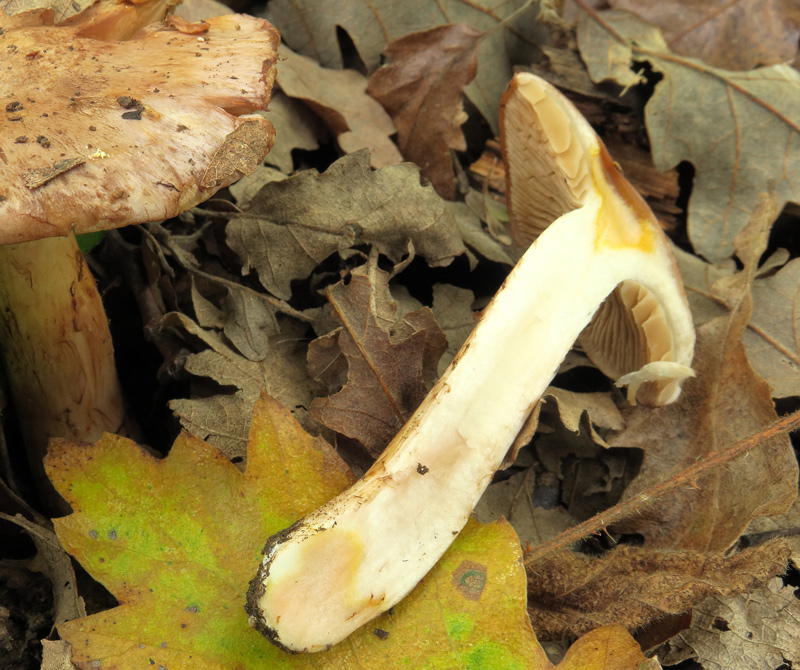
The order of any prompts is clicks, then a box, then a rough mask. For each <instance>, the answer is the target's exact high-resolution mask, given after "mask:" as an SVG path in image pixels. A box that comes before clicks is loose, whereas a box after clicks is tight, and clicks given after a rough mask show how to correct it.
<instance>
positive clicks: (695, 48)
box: [610, 0, 800, 70]
mask: <svg viewBox="0 0 800 670" xmlns="http://www.w3.org/2000/svg"><path fill="white" fill-rule="evenodd" d="M610 4H611V6H612V7H614V8H615V9H624V10H626V11H628V12H631V13H633V14H636V15H638V16H640V17H641V18H643V19H644V20H645V21H647V22H648V23H652V24H653V25H654V26H658V27H659V28H660V29H661V32H662V33H663V35H664V39H665V40H666V41H667V44H668V45H669V48H670V49H672V50H673V51H674V52H676V53H679V54H683V55H684V56H693V57H695V58H699V59H700V60H703V61H705V62H706V63H708V64H709V65H713V66H715V67H719V68H723V69H726V70H752V69H753V68H755V67H759V66H761V65H777V64H778V63H787V62H789V61H791V60H793V59H794V57H795V56H796V55H797V40H798V39H800V5H798V4H797V2H795V1H794V0H734V1H733V2H731V0H711V1H709V0H662V2H644V3H643V2H636V0H611V2H610Z"/></svg>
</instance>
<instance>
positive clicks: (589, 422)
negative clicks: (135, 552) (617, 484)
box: [539, 386, 625, 447]
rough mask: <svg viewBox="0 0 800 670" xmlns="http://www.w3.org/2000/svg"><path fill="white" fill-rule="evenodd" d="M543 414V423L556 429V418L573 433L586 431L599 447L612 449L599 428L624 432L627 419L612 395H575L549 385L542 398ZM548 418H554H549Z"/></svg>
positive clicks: (541, 420) (541, 417)
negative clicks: (554, 426)
mask: <svg viewBox="0 0 800 670" xmlns="http://www.w3.org/2000/svg"><path fill="white" fill-rule="evenodd" d="M542 404H543V407H542V415H541V416H540V419H539V421H540V422H541V423H543V424H549V425H550V426H552V424H553V421H554V419H555V420H558V421H559V422H560V423H561V425H563V426H564V428H566V430H568V431H569V432H571V433H573V434H575V435H578V434H579V433H580V432H581V431H584V432H585V433H586V434H587V435H588V436H589V437H590V438H591V440H592V442H594V443H595V444H598V445H600V446H601V447H608V445H607V444H606V442H605V440H604V439H603V437H602V436H601V434H600V433H599V432H598V431H597V429H600V430H602V431H603V432H604V433H605V432H607V431H609V430H617V431H618V430H622V429H623V428H624V427H625V420H624V419H623V417H622V414H621V413H620V411H619V408H618V407H617V405H616V403H615V402H614V400H613V399H612V398H611V394H609V393H575V392H573V391H567V390H566V389H560V388H557V387H555V386H548V387H547V390H546V391H545V392H544V395H543V396H542ZM548 416H549V417H551V418H549V419H548Z"/></svg>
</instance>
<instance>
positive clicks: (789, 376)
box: [673, 248, 800, 398]
mask: <svg viewBox="0 0 800 670" xmlns="http://www.w3.org/2000/svg"><path fill="white" fill-rule="evenodd" d="M673 251H674V253H675V260H676V261H677V262H678V266H679V267H680V270H681V275H682V277H683V283H684V286H685V287H686V296H687V297H688V298H689V305H690V306H691V308H692V317H693V318H694V322H695V325H697V326H699V325H702V324H704V323H707V322H708V321H710V320H711V319H713V318H714V317H717V316H722V315H725V314H727V313H728V311H729V310H730V309H731V307H732V305H731V304H730V302H729V300H728V298H727V297H726V296H725V295H724V293H723V292H722V291H721V288H722V284H723V282H720V283H719V284H717V281H718V280H721V279H723V278H724V277H730V276H731V273H733V272H734V271H735V266H734V265H733V263H732V262H730V261H729V262H724V263H722V264H717V265H711V264H709V263H706V262H705V261H704V260H703V259H702V258H698V257H697V256H695V255H694V254H690V253H687V252H685V251H682V250H681V249H678V248H675V249H673ZM775 257H776V258H775V259H774V262H775V263H778V264H780V263H781V262H782V261H785V256H784V255H782V254H777V253H776V254H775ZM752 291H753V316H752V317H751V319H750V322H749V323H748V324H747V330H746V331H745V332H744V335H743V336H742V342H743V343H744V346H745V348H746V349H747V357H748V358H749V359H750V363H751V364H752V366H753V369H754V370H755V371H756V372H757V373H758V374H759V375H761V376H762V377H763V378H764V379H765V380H766V381H767V382H768V383H769V385H770V388H771V389H772V397H773V398H788V397H790V396H800V341H798V339H797V333H798V332H799V331H800V312H798V310H797V309H795V305H796V304H797V302H798V300H800V259H798V258H795V259H793V260H791V261H789V262H788V263H786V265H783V266H782V267H780V269H779V270H777V272H775V266H774V265H772V264H771V263H766V264H765V265H762V266H761V267H760V268H759V271H758V275H757V276H756V277H755V279H754V280H753V284H752Z"/></svg>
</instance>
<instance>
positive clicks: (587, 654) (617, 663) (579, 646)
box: [558, 624, 661, 670]
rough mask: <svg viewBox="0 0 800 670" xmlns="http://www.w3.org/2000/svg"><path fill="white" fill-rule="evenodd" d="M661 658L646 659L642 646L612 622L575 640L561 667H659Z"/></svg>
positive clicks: (599, 669)
mask: <svg viewBox="0 0 800 670" xmlns="http://www.w3.org/2000/svg"><path fill="white" fill-rule="evenodd" d="M658 668H661V665H660V664H659V663H658V661H656V660H654V659H648V658H645V655H644V654H643V653H642V650H641V648H640V647H639V645H638V644H637V642H636V640H634V639H633V638H632V637H631V636H630V634H629V633H628V631H626V630H625V629H624V628H623V627H622V626H619V625H615V624H610V625H608V626H602V627H600V628H598V629H597V630H593V631H591V632H589V633H587V634H586V635H584V636H583V637H581V638H580V639H579V640H577V641H576V642H575V644H573V645H572V646H571V647H570V648H569V651H568V652H567V654H566V655H565V656H564V659H563V660H562V661H561V663H559V664H558V670H657V669H658Z"/></svg>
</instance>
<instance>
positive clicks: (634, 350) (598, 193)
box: [500, 73, 694, 405]
mask: <svg viewBox="0 0 800 670" xmlns="http://www.w3.org/2000/svg"><path fill="white" fill-rule="evenodd" d="M500 128H501V138H502V147H503V160H504V163H505V167H506V182H507V188H506V192H507V204H508V213H509V221H510V224H511V230H512V234H513V235H514V238H515V240H516V241H517V242H518V243H519V244H522V245H528V244H531V243H532V242H534V241H535V240H536V239H537V238H538V237H539V235H541V234H542V233H543V232H544V231H545V230H546V229H547V227H548V226H549V225H550V224H551V223H553V222H554V221H556V220H557V219H558V218H559V217H561V216H562V215H564V214H566V213H567V212H572V211H574V210H577V209H580V208H582V207H584V206H585V205H586V204H587V203H589V202H592V201H597V200H598V199H599V200H600V202H601V203H602V204H601V206H600V209H599V212H600V216H599V217H598V220H597V229H596V236H597V244H596V247H597V251H598V254H599V253H602V252H603V248H604V247H605V248H622V247H624V248H629V249H630V250H631V251H632V252H635V253H641V254H650V255H652V262H653V263H667V264H668V265H669V266H670V267H671V268H672V273H673V275H674V277H675V279H676V282H675V284H676V286H677V287H678V288H677V291H676V294H675V297H674V299H675V300H676V301H677V302H678V303H681V308H682V310H683V311H685V312H686V313H687V314H688V313H689V307H688V303H687V301H686V295H685V293H684V292H683V290H682V289H681V288H680V287H681V286H682V282H681V278H680V272H679V270H678V267H677V264H676V263H675V261H674V258H673V256H672V252H671V250H670V245H669V241H668V240H667V238H666V236H665V235H664V233H663V231H662V229H661V227H660V226H659V225H658V221H657V220H656V218H655V216H654V215H653V213H652V211H651V210H650V208H649V207H648V205H647V203H646V202H645V201H644V199H643V198H642V197H641V195H639V193H638V192H637V191H636V189H634V188H633V186H631V184H630V183H629V182H628V180H627V179H625V177H624V175H623V174H622V172H621V171H620V169H619V166H618V165H617V164H616V163H615V162H614V161H613V159H612V158H611V156H610V155H609V153H608V150H607V149H606V147H605V145H604V144H603V142H602V140H601V139H600V138H599V137H598V136H597V133H595V131H594V130H593V129H592V127H591V126H590V125H589V123H588V122H587V121H586V119H585V118H584V117H583V115H582V114H581V113H580V112H579V111H578V110H577V109H576V108H575V106H574V105H573V104H572V103H571V102H570V101H569V100H568V99H567V98H566V97H565V96H564V95H563V94H562V93H560V92H559V91H558V89H556V88H555V87H554V86H552V85H551V84H549V83H548V82H546V81H545V80H543V79H541V78H539V77H537V76H535V75H532V74H527V73H525V74H517V75H516V76H515V77H514V79H513V80H512V82H511V84H510V86H509V88H508V90H507V91H506V93H505V94H504V96H503V99H502V101H501V108H500ZM644 239H648V240H650V243H648V244H647V245H644V244H640V243H639V241H640V240H644ZM690 323H691V322H690V320H687V324H683V325H680V326H679V325H678V324H674V323H673V324H669V323H667V320H666V318H665V315H664V311H663V309H661V307H660V306H659V303H658V301H657V300H656V299H655V297H654V296H653V295H652V293H651V292H650V291H649V290H648V289H647V287H646V286H645V285H644V284H643V283H640V282H636V281H624V282H622V283H621V284H619V285H618V286H617V288H616V289H615V290H614V291H613V293H612V294H611V295H610V296H609V297H608V298H607V299H606V300H605V302H603V304H602V305H601V306H600V308H599V309H598V311H597V312H596V314H595V316H594V318H593V319H592V321H591V323H590V324H589V325H588V326H587V327H586V328H585V329H584V331H583V332H582V333H581V336H580V343H581V345H582V346H583V348H584V350H585V351H586V353H587V355H588V356H589V358H591V359H592V361H593V362H594V363H595V365H597V366H598V367H599V368H600V369H601V370H602V371H603V373H604V374H606V375H607V376H609V377H611V378H612V379H615V380H617V379H620V378H622V377H624V378H625V381H626V383H630V384H631V389H632V390H633V391H634V393H633V397H634V398H635V395H636V391H638V392H639V396H638V399H639V401H640V402H642V403H644V404H648V405H661V404H665V403H668V402H672V401H673V400H675V399H676V398H677V395H678V394H679V393H680V381H681V380H682V379H683V378H684V377H685V376H686V374H688V366H689V364H690V363H691V359H692V354H693V351H694V330H693V329H692V328H691V326H690ZM663 363H677V366H675V365H662V364H663ZM655 364H659V365H655ZM645 366H649V367H648V368H647V371H646V372H647V374H646V377H647V378H646V379H645V378H644V377H642V378H641V379H637V377H635V374H636V372H637V371H639V370H641V369H642V368H645ZM632 375H634V376H632ZM659 375H662V376H663V378H659Z"/></svg>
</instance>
